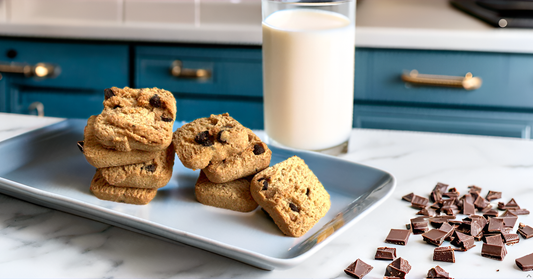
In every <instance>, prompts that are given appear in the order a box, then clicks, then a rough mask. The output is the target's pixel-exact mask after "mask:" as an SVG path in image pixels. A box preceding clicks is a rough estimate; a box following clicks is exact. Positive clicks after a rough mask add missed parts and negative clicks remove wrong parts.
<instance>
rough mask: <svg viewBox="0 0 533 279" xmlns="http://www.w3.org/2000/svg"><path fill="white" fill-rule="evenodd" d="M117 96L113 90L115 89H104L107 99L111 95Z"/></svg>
mask: <svg viewBox="0 0 533 279" xmlns="http://www.w3.org/2000/svg"><path fill="white" fill-rule="evenodd" d="M113 96H115V93H114V92H113V90H111V88H106V89H104V99H105V100H107V99H109V98H111V97H113Z"/></svg>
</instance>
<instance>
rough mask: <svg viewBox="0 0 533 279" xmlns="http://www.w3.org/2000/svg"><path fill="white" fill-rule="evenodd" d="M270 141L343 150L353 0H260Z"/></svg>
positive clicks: (349, 102)
mask: <svg viewBox="0 0 533 279" xmlns="http://www.w3.org/2000/svg"><path fill="white" fill-rule="evenodd" d="M262 13H263V23H262V25H263V98H264V113H265V132H266V134H267V142H268V143H269V144H274V145H281V146H285V147H290V148H297V149H305V150H313V151H320V152H324V153H328V154H333V155H338V154H341V153H343V152H346V151H347V148H348V140H349V138H350V133H351V130H352V121H353V105H354V96H353V94H354V60H355V57H354V55H355V0H337V1H335V0H332V1H324V0H320V1H312V0H302V1H296V0H262Z"/></svg>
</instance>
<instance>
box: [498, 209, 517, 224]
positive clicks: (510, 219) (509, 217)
mask: <svg viewBox="0 0 533 279" xmlns="http://www.w3.org/2000/svg"><path fill="white" fill-rule="evenodd" d="M498 218H500V219H503V226H504V227H508V228H514V225H515V224H516V221H518V216H517V215H516V214H514V213H513V212H512V211H510V210H506V211H505V212H504V213H502V214H501V215H500V217H498Z"/></svg>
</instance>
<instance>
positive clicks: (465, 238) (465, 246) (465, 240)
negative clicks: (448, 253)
mask: <svg viewBox="0 0 533 279" xmlns="http://www.w3.org/2000/svg"><path fill="white" fill-rule="evenodd" d="M451 243H452V244H453V245H454V246H457V247H461V248H462V249H461V250H460V251H467V250H469V249H471V248H472V247H475V246H476V245H475V244H474V237H473V236H470V235H466V234H464V233H460V232H458V231H456V232H455V233H454V239H453V241H452V242H451Z"/></svg>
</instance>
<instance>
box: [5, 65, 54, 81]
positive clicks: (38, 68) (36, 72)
mask: <svg viewBox="0 0 533 279" xmlns="http://www.w3.org/2000/svg"><path fill="white" fill-rule="evenodd" d="M60 72H61V68H59V66H56V65H52V64H49V63H37V64H35V65H30V64H26V63H15V62H13V63H5V62H0V73H4V74H22V75H24V76H26V77H38V78H52V77H56V76H58V75H59V73H60Z"/></svg>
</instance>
